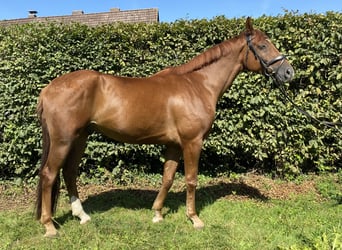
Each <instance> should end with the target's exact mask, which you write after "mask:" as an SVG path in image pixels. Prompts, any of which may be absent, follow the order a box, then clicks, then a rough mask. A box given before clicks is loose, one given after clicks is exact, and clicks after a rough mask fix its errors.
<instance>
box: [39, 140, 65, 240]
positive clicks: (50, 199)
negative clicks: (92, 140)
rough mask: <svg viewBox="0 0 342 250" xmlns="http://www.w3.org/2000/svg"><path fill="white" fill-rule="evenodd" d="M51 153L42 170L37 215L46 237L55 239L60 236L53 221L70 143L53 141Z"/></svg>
mask: <svg viewBox="0 0 342 250" xmlns="http://www.w3.org/2000/svg"><path fill="white" fill-rule="evenodd" d="M49 146H50V147H49V153H48V156H47V160H46V163H45V164H43V165H42V168H41V170H40V180H39V185H38V201H37V206H39V207H37V211H39V212H37V215H38V216H39V217H40V222H41V223H42V224H43V225H44V227H45V230H46V233H45V235H44V236H46V237H55V236H57V235H58V232H57V229H56V228H55V226H54V224H53V221H52V213H53V212H54V210H55V208H56V205H57V200H58V194H59V172H60V169H61V168H62V166H63V163H64V161H65V159H66V157H67V155H68V153H69V150H70V143H68V142H62V141H57V140H51V142H50V145H49Z"/></svg>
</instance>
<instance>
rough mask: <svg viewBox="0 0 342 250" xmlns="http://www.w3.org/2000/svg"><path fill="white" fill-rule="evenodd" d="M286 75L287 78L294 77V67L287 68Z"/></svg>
mask: <svg viewBox="0 0 342 250" xmlns="http://www.w3.org/2000/svg"><path fill="white" fill-rule="evenodd" d="M285 75H286V77H287V78H292V77H293V75H294V72H293V69H292V68H290V67H289V68H287V69H286V71H285Z"/></svg>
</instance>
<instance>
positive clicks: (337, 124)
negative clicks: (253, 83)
mask: <svg viewBox="0 0 342 250" xmlns="http://www.w3.org/2000/svg"><path fill="white" fill-rule="evenodd" d="M270 77H271V78H272V80H273V82H274V83H275V84H276V86H277V87H278V88H279V90H280V92H281V93H282V95H283V99H284V100H287V101H289V102H290V103H291V104H292V105H293V106H294V107H295V109H296V110H297V111H298V112H299V113H301V114H303V115H305V116H306V117H307V118H309V119H310V120H312V121H314V122H316V123H317V124H319V125H324V126H325V127H329V128H333V129H335V130H337V131H338V132H340V133H341V134H342V130H341V129H339V128H338V127H341V126H342V123H341V122H330V121H325V120H320V119H318V118H316V117H314V116H312V115H310V114H309V113H308V112H307V111H305V110H303V109H302V108H300V107H299V106H298V105H297V104H296V103H295V102H294V101H293V100H292V98H291V97H290V96H289V95H288V94H287V92H286V89H285V88H284V85H283V84H281V83H279V82H278V80H277V79H276V78H275V77H274V76H273V75H270Z"/></svg>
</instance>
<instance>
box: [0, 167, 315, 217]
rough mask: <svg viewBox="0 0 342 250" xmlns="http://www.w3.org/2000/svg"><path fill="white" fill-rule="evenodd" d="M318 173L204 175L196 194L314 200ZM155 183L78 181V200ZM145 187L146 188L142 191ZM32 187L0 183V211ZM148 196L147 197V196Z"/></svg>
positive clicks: (31, 199)
mask: <svg viewBox="0 0 342 250" xmlns="http://www.w3.org/2000/svg"><path fill="white" fill-rule="evenodd" d="M316 181H318V177H308V178H306V179H304V180H301V181H295V182H289V181H284V180H274V179H271V178H268V177H265V176H262V175H257V174H246V175H242V176H240V177H239V178H233V179H232V178H227V177H220V178H213V179H209V178H208V179H206V180H205V181H202V182H200V183H199V187H198V188H197V190H198V195H199V196H201V193H203V194H204V193H205V194H208V193H209V194H212V195H213V197H216V198H217V199H230V200H247V199H261V200H263V199H280V200H285V199H292V198H294V197H296V196H299V195H306V194H310V195H314V196H315V197H316V198H317V200H320V199H321V196H320V194H319V192H318V190H317V189H316V184H315V182H316ZM158 188H159V187H157V186H155V185H154V186H153V185H147V186H146V184H145V183H144V185H139V184H137V183H135V184H134V185H133V184H131V185H127V186H116V185H114V184H112V183H105V184H104V185H98V184H96V185H95V184H87V185H79V193H80V198H81V200H86V199H87V198H88V197H89V196H96V195H97V194H101V193H104V192H109V191H115V190H123V189H124V190H128V189H133V190H135V191H137V190H140V189H141V190H142V191H141V192H139V193H141V195H144V193H146V195H151V194H154V193H155V194H157V192H158ZM144 191H148V192H144ZM184 191H185V184H184V181H183V180H182V179H179V180H176V181H175V183H174V185H173V188H172V189H171V192H174V193H180V192H184ZM61 192H62V195H63V194H65V195H66V190H65V188H64V187H63V186H62V189H61ZM35 195H36V190H35V188H34V187H29V186H26V185H23V186H19V185H14V184H11V183H5V184H0V211H8V210H24V209H27V208H28V207H32V211H33V208H34V203H35ZM149 198H150V197H149Z"/></svg>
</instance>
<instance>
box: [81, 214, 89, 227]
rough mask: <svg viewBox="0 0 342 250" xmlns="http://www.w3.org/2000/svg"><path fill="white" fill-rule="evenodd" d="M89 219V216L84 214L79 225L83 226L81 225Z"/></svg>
mask: <svg viewBox="0 0 342 250" xmlns="http://www.w3.org/2000/svg"><path fill="white" fill-rule="evenodd" d="M90 220H91V218H90V216H89V215H87V214H85V215H84V216H83V217H82V218H81V221H80V224H81V225H83V224H86V223H87V222H88V221H90Z"/></svg>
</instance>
